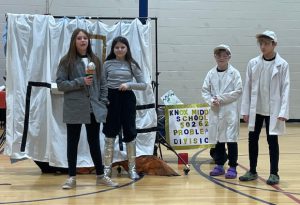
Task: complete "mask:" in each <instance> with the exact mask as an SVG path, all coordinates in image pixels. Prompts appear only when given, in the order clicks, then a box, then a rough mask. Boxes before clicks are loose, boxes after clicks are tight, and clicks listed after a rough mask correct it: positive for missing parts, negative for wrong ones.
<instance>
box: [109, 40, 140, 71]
mask: <svg viewBox="0 0 300 205" xmlns="http://www.w3.org/2000/svg"><path fill="white" fill-rule="evenodd" d="M118 42H120V43H123V44H125V45H126V47H127V53H126V55H125V60H126V61H127V62H128V63H129V65H130V67H131V63H133V64H135V65H136V66H137V67H138V68H139V69H141V68H140V66H139V64H138V63H137V62H136V61H135V60H134V58H133V57H132V55H131V50H130V46H129V42H128V40H127V39H126V38H125V37H123V36H118V37H116V38H114V40H113V42H112V44H111V49H110V53H109V54H108V56H107V57H106V60H112V59H116V54H115V53H114V48H115V46H116V44H117V43H118Z"/></svg>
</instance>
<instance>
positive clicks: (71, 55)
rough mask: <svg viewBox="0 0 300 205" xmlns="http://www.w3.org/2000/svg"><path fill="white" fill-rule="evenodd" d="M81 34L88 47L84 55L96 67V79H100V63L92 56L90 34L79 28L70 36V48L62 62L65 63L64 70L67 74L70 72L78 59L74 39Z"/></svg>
mask: <svg viewBox="0 0 300 205" xmlns="http://www.w3.org/2000/svg"><path fill="white" fill-rule="evenodd" d="M80 32H82V33H84V34H85V35H86V36H87V37H88V46H87V50H86V55H87V57H88V58H89V59H90V60H91V61H92V62H94V63H95V65H96V73H97V76H98V78H99V79H100V76H101V63H100V60H99V58H98V57H97V56H96V55H95V54H94V52H93V50H92V46H91V40H90V34H89V33H88V32H87V31H86V30H84V29H81V28H77V29H75V30H74V31H73V33H72V36H71V41H70V46H69V50H68V52H67V54H66V55H65V56H64V58H63V61H64V63H66V68H67V69H68V72H70V69H71V68H72V67H73V65H74V63H75V61H76V60H77V58H78V52H77V48H76V37H77V35H78V34H79V33H80Z"/></svg>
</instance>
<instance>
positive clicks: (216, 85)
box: [202, 44, 242, 179]
mask: <svg viewBox="0 0 300 205" xmlns="http://www.w3.org/2000/svg"><path fill="white" fill-rule="evenodd" d="M214 57H215V60H216V63H217V65H216V66H215V67H214V68H212V69H211V70H210V71H209V72H208V73H207V75H206V78H205V80H204V83H203V86H202V97H203V99H204V100H205V102H206V103H208V104H209V106H210V111H209V115H208V118H209V128H208V139H209V143H212V144H216V146H215V163H216V166H215V167H214V168H213V170H212V171H211V172H210V176H220V175H224V174H225V169H224V167H223V166H224V164H225V162H226V160H227V159H226V158H225V157H224V156H226V149H225V143H227V148H228V161H229V163H228V164H229V168H228V169H227V172H226V174H225V178H227V179H234V178H236V177H237V171H236V166H237V165H238V164H237V158H238V145H237V141H238V137H239V123H240V117H239V116H240V115H239V103H238V101H239V98H240V96H241V94H242V80H241V76H240V73H239V71H238V70H237V69H235V68H234V67H233V66H232V65H230V64H229V60H230V58H231V51H230V48H229V46H227V45H224V44H221V45H219V46H217V47H216V48H215V49H214Z"/></svg>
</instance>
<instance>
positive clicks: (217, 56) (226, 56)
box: [215, 54, 230, 59]
mask: <svg viewBox="0 0 300 205" xmlns="http://www.w3.org/2000/svg"><path fill="white" fill-rule="evenodd" d="M229 57H230V55H228V54H215V58H216V59H222V58H223V59H228V58H229Z"/></svg>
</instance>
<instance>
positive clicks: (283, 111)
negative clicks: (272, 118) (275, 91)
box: [278, 64, 290, 121]
mask: <svg viewBox="0 0 300 205" xmlns="http://www.w3.org/2000/svg"><path fill="white" fill-rule="evenodd" d="M280 83H281V85H280V93H281V107H280V112H279V116H278V119H279V120H284V121H285V120H288V119H289V94H290V73H289V65H288V64H286V65H284V66H283V70H282V73H281V82H280Z"/></svg>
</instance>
